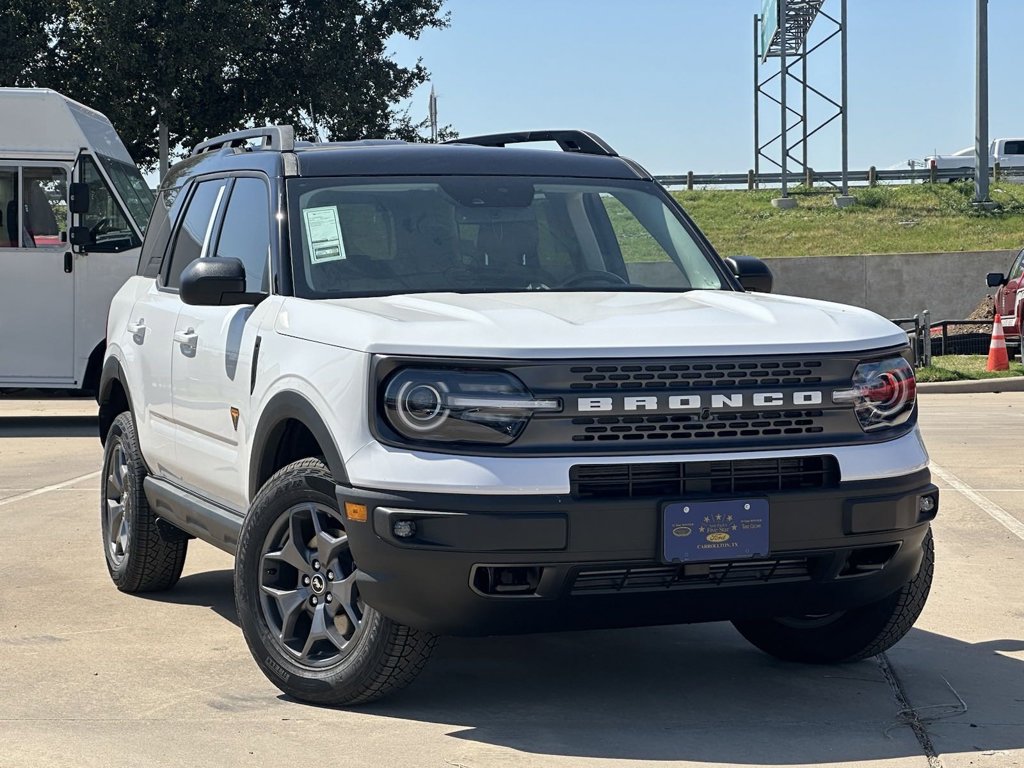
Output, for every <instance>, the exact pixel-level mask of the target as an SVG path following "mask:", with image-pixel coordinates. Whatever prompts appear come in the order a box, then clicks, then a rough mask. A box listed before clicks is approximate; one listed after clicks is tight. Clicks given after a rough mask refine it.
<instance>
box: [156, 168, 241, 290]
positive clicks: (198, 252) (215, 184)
mask: <svg viewBox="0 0 1024 768" xmlns="http://www.w3.org/2000/svg"><path fill="white" fill-rule="evenodd" d="M226 186H227V180H226V179H214V180H212V181H203V182H200V183H199V185H198V186H197V187H196V190H195V192H194V193H193V194H192V197H191V199H190V200H189V201H188V208H186V209H185V215H184V218H183V220H182V222H181V227H180V228H179V229H178V234H177V237H175V239H174V248H173V249H172V251H171V265H170V269H169V270H168V272H167V281H166V283H165V285H166V286H167V287H168V288H177V287H178V286H179V285H180V284H181V271H182V270H183V269H185V267H186V266H187V265H189V264H191V263H192V262H193V261H195V260H196V259H199V258H202V257H203V256H206V255H207V250H208V249H209V247H210V237H211V235H212V234H213V224H214V222H215V221H216V219H217V211H218V210H219V209H220V204H221V200H222V199H223V197H224V189H225V187H226Z"/></svg>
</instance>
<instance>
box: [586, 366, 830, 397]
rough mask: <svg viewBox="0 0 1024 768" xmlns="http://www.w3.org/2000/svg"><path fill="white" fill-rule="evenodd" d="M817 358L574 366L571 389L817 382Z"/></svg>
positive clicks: (818, 373) (818, 374)
mask: <svg viewBox="0 0 1024 768" xmlns="http://www.w3.org/2000/svg"><path fill="white" fill-rule="evenodd" d="M820 368H821V361H820V360H749V361H738V362H732V363H714V362H706V363H705V362H694V363H654V364H643V363H637V364H618V365H574V366H573V367H572V368H570V369H569V371H570V373H571V374H572V378H573V381H572V383H571V384H570V385H569V386H570V388H571V389H577V390H584V389H665V388H672V389H674V390H675V389H688V388H701V389H710V388H714V387H762V386H784V385H794V386H802V385H805V384H819V383H821V380H822V379H821V372H820V370H819V369H820Z"/></svg>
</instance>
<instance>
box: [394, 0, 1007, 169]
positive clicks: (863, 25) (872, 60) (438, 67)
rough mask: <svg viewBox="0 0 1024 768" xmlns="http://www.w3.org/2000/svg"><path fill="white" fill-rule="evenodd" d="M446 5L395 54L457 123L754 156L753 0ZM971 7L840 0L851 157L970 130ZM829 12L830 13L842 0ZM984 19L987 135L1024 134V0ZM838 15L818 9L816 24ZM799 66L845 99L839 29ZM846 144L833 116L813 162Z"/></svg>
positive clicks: (694, 163) (952, 147)
mask: <svg viewBox="0 0 1024 768" xmlns="http://www.w3.org/2000/svg"><path fill="white" fill-rule="evenodd" d="M445 8H446V9H447V10H448V11H449V12H450V14H451V26H450V27H449V28H447V29H442V30H427V31H426V32H424V33H423V35H421V37H420V38H419V39H418V40H408V39H405V38H396V39H394V40H392V41H391V46H390V49H391V51H392V52H393V53H394V55H395V57H396V59H397V60H398V62H399V63H401V64H412V63H414V62H415V61H416V59H417V58H420V59H422V61H423V64H424V65H425V66H426V67H427V69H428V70H429V71H430V72H431V74H432V83H433V85H434V87H435V89H436V92H437V98H438V119H439V122H440V123H441V124H450V125H451V126H452V127H453V128H454V129H455V130H457V131H459V133H461V134H462V135H464V136H468V135H471V134H476V133H495V132H499V131H514V130H525V129H542V128H582V129H586V130H590V131H593V132H595V133H597V134H598V135H600V136H601V137H602V138H604V139H605V140H606V141H607V142H608V143H609V144H611V146H612V147H614V148H615V149H616V150H617V151H618V152H619V153H620V154H623V155H626V156H628V157H632V158H633V159H635V160H637V161H639V162H640V163H641V164H642V165H644V166H645V167H647V169H648V170H650V171H651V172H653V173H655V174H669V173H672V174H675V173H685V172H686V171H689V170H692V171H694V172H696V173H716V172H717V173H738V172H744V171H746V170H747V169H748V168H752V167H753V155H754V150H753V79H754V53H753V34H754V27H753V24H754V22H753V17H754V15H755V14H757V13H759V12H760V9H761V0H631V1H627V0H515V2H512V1H511V0H447V2H446V3H445ZM975 9H976V2H975V0H848V18H849V64H848V66H849V84H848V87H849V104H848V108H849V125H850V138H849V140H850V150H849V152H850V158H849V159H850V168H851V169H866V168H867V167H868V166H871V165H874V166H876V167H878V168H888V167H906V163H907V160H908V159H910V158H923V157H924V156H925V155H928V154H933V153H934V152H935V151H936V150H937V151H938V152H940V153H947V152H954V151H956V150H959V149H962V148H964V147H967V146H971V145H973V143H974V125H975V117H974V112H975V110H974V77H975V50H974V45H975ZM823 11H824V12H826V13H829V14H831V15H833V16H835V17H836V18H838V17H839V11H840V0H826V2H825V5H824V7H823ZM989 27H990V34H989V89H990V117H989V122H990V127H989V135H990V137H991V138H997V137H1013V136H1022V135H1024V98H1022V91H1021V89H1020V87H1019V84H1018V81H1019V78H1020V75H1019V70H1020V66H1019V55H1018V51H1019V48H1020V32H1021V30H1022V29H1024V1H1022V0H990V3H989ZM831 29H834V26H831V25H830V24H829V23H828V22H827V20H825V19H823V18H820V17H819V19H818V20H817V21H816V22H815V25H814V27H812V29H811V34H810V37H809V39H810V40H811V42H812V43H813V42H814V41H816V40H818V39H820V38H821V37H823V36H824V34H825V33H826V32H829V31H831ZM770 61H771V60H770ZM774 66H775V67H776V70H777V67H778V64H777V62H774ZM808 67H809V70H808V75H809V78H808V79H809V80H810V82H811V84H812V85H814V86H815V87H817V88H818V89H819V90H821V91H823V92H824V93H826V94H828V95H832V96H833V97H834V98H836V100H838V95H839V67H840V55H839V39H838V37H837V38H835V39H834V40H833V41H832V42H830V43H827V44H826V45H824V46H823V47H822V48H821V49H819V50H818V51H816V52H814V53H813V54H811V56H809V57H808ZM765 71H766V70H762V76H763V74H764V72H765ZM790 82H791V83H792V82H793V81H790ZM790 87H791V88H792V87H793V86H792V85H791V86H790ZM429 92H430V84H425V85H423V86H421V87H420V88H419V89H418V90H417V92H416V93H415V94H414V96H413V98H412V99H411V100H410V102H409V103H408V105H407V106H408V108H409V110H410V115H411V116H413V117H414V118H417V119H420V118H424V117H426V115H427V110H428V97H429ZM769 106H770V102H767V101H763V102H762V131H763V132H764V131H767V130H768V128H769V125H771V126H775V127H776V131H777V126H778V125H779V110H778V106H774V109H773V111H770V112H769V111H768V110H769ZM809 111H810V112H811V121H810V122H811V124H812V125H814V124H815V121H820V120H822V119H824V117H825V116H826V114H827V113H826V111H825V110H824V109H823V108H822V107H818V106H816V105H815V104H814V103H813V97H812V105H811V107H810V108H809ZM766 115H770V119H771V122H770V124H769V122H768V120H769V118H768V117H767V116H766ZM774 133H775V131H773V134H772V135H774ZM766 138H767V137H766ZM775 155H776V156H777V155H778V151H777V150H776V151H775ZM840 158H841V153H840V134H839V128H838V121H836V122H835V123H834V124H833V125H832V126H831V127H829V128H826V129H824V130H823V131H822V132H821V133H819V134H818V135H817V136H815V137H813V138H812V139H811V141H810V142H809V160H808V161H809V164H810V165H811V166H812V167H814V168H816V169H818V170H838V169H839V167H840ZM763 169H764V168H763Z"/></svg>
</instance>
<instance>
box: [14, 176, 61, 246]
mask: <svg viewBox="0 0 1024 768" xmlns="http://www.w3.org/2000/svg"><path fill="white" fill-rule="evenodd" d="M67 199H68V173H67V171H66V170H65V169H63V168H59V167H53V168H49V167H39V166H23V167H22V168H21V183H20V185H19V183H18V169H17V168H11V167H7V168H0V220H2V222H3V227H2V228H0V245H3V246H6V247H8V248H62V247H64V244H65V243H66V242H67V229H68V204H67Z"/></svg>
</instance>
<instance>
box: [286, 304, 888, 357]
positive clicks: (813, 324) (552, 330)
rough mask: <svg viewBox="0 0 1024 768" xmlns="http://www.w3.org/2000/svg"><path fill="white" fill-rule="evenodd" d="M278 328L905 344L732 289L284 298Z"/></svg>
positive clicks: (860, 321)
mask: <svg viewBox="0 0 1024 768" xmlns="http://www.w3.org/2000/svg"><path fill="white" fill-rule="evenodd" d="M277 331H278V332H279V333H281V334H284V335H287V336H295V337H298V338H303V339H308V340H310V341H317V342H321V343H323V344H330V345H333V346H339V347H345V348H347V349H354V350H358V351H362V352H369V353H374V354H405V355H440V356H446V357H499V358H525V359H532V358H545V359H551V358H567V357H632V356H636V357H641V356H646V357H650V356H664V357H677V356H698V355H756V354H766V353H767V354H787V353H794V354H802V353H806V352H820V353H826V352H857V351H866V350H872V349H881V348H885V347H893V346H898V345H903V344H906V343H907V335H906V333H904V332H903V331H902V330H900V329H899V328H898V327H897V326H895V325H893V324H892V323H890V322H889V321H888V320H886V319H884V318H882V317H880V316H878V315H876V314H875V313H873V312H869V311H868V310H865V309H859V308H857V307H849V306H845V305H842V304H833V303H830V302H824V301H817V300H813V299H801V298H796V297H792V296H773V295H770V294H758V293H739V292H733V291H690V292H688V293H629V292H589V291H588V292H580V293H575V292H574V293H564V292H563V293H560V292H555V291H552V292H530V293H502V294H493V293H492V294H457V293H421V294H412V295H402V296H386V297H381V298H360V299H332V300H315V301H314V300H308V299H296V298H289V299H287V300H286V301H285V302H284V304H283V305H282V308H281V311H280V314H279V315H278V319H277Z"/></svg>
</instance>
